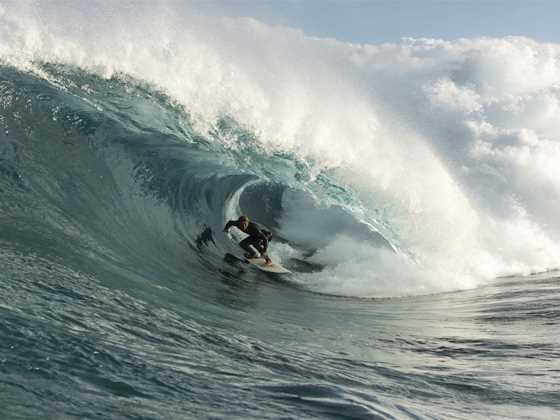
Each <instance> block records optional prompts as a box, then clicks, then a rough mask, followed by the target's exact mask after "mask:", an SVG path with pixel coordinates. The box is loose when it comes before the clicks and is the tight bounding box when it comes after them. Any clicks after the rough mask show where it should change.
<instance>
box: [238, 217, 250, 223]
mask: <svg viewBox="0 0 560 420" xmlns="http://www.w3.org/2000/svg"><path fill="white" fill-rule="evenodd" d="M237 221H238V222H249V218H248V217H247V216H239V219H237Z"/></svg>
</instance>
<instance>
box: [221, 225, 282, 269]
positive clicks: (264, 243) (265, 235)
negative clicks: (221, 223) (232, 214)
mask: <svg viewBox="0 0 560 420" xmlns="http://www.w3.org/2000/svg"><path fill="white" fill-rule="evenodd" d="M232 226H235V227H236V228H237V229H239V230H240V231H241V232H244V233H246V234H247V235H249V236H248V237H246V238H245V239H243V240H242V241H241V242H239V246H240V247H241V248H243V249H244V250H245V251H247V252H246V253H245V258H247V259H251V258H258V257H259V256H258V255H257V254H256V253H255V251H254V250H253V248H251V245H252V246H253V247H255V248H256V249H257V250H258V251H259V252H260V254H261V256H262V257H263V258H264V259H265V261H266V264H267V265H270V264H272V261H271V260H270V258H269V257H268V255H267V253H266V250H267V248H268V243H269V242H270V240H271V239H272V233H270V232H269V231H268V230H266V229H261V228H260V227H259V225H257V224H256V223H253V222H251V221H250V220H249V218H248V217H247V216H240V217H239V219H237V220H230V221H229V222H227V223H226V226H225V227H224V232H226V233H227V232H228V230H229V228H230V227H232Z"/></svg>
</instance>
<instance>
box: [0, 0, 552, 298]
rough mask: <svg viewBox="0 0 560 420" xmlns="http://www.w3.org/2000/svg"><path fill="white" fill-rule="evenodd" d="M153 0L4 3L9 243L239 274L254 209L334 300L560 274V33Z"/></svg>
mask: <svg viewBox="0 0 560 420" xmlns="http://www.w3.org/2000/svg"><path fill="white" fill-rule="evenodd" d="M147 7H148V6H139V10H137V11H136V12H135V13H130V12H129V10H128V9H127V6H126V5H125V4H122V5H107V4H101V3H94V6H91V7H82V8H79V9H72V8H69V7H65V6H62V5H57V6H47V5H33V4H31V3H29V4H27V6H21V7H20V6H18V8H15V7H13V6H9V5H5V6H1V7H0V20H1V22H2V25H1V29H0V40H1V41H0V59H1V62H2V67H1V68H0V75H1V77H0V79H1V80H0V106H1V112H0V126H1V128H2V134H0V136H1V140H0V147H1V149H0V178H1V180H0V188H1V190H2V193H3V195H4V197H6V199H3V200H2V203H1V204H0V217H1V218H2V220H3V222H2V224H3V225H4V226H5V228H3V229H2V233H1V236H0V239H1V240H2V242H3V246H4V247H10V248H24V249H27V250H32V251H33V252H35V253H38V254H41V255H47V256H50V257H51V258H53V259H63V260H64V261H66V263H67V264H75V265H77V266H78V268H81V269H87V270H88V271H94V272H95V271H103V272H110V273H119V278H120V279H121V280H120V281H130V282H138V277H137V276H138V275H140V276H141V277H142V278H155V279H158V280H157V281H158V282H159V283H160V284H161V285H162V286H165V285H166V284H167V285H168V284H169V282H174V281H177V280H176V278H177V277H178V276H180V275H183V274H184V273H185V272H187V273H188V274H189V277H191V278H198V277H204V278H206V277H208V276H210V277H212V276H219V275H221V274H220V273H222V272H223V271H224V270H226V271H227V270H228V268H227V267H224V262H223V260H222V258H223V254H224V253H225V252H229V251H232V250H235V249H236V248H235V245H234V244H232V243H231V242H229V240H228V239H227V237H225V236H223V235H221V234H220V232H221V228H222V227H223V224H224V222H225V221H226V220H227V219H228V218H230V217H233V216H235V215H237V214H239V213H246V214H249V216H250V217H252V218H253V219H255V220H257V221H259V222H261V223H263V224H265V225H266V226H268V227H269V228H271V229H272V230H273V233H274V236H275V238H276V239H277V240H275V241H274V246H273V247H272V251H271V255H272V257H273V258H274V259H277V260H279V261H281V262H282V263H283V264H285V265H288V266H290V267H291V268H292V269H294V271H295V273H294V275H293V276H292V277H291V278H290V282H292V284H296V285H298V286H301V287H304V288H307V289H310V290H313V291H317V292H321V293H332V294H336V295H347V296H360V297H378V296H400V295H413V294H421V293H433V292H438V291H442V290H450V289H460V288H467V287H473V286H475V285H477V284H479V283H480V282H481V281H484V280H485V279H489V278H494V277H496V276H499V275H507V274H512V273H529V272H532V271H539V270H545V269H549V268H553V267H558V266H559V265H560V264H559V260H560V252H559V251H560V250H559V248H558V245H557V244H558V239H559V235H560V224H559V223H558V221H557V218H556V217H555V216H556V214H557V212H558V210H559V208H558V205H559V204H558V203H560V200H558V198H559V196H560V172H559V170H558V169H557V165H556V164H555V163H556V162H558V158H559V157H560V146H559V143H558V132H559V128H560V127H559V126H558V121H560V120H559V119H558V109H560V108H559V105H558V104H559V99H560V96H559V92H560V90H558V86H560V84H559V83H560V80H559V77H560V76H559V74H560V72H558V67H559V66H560V62H559V57H560V48H559V47H558V46H556V45H550V44H540V43H537V42H535V41H532V40H529V39H525V38H505V39H476V40H458V41H454V42H451V41H440V40H428V39H422V40H409V39H406V40H403V41H401V42H400V43H395V44H384V45H378V46H374V45H354V44H346V43H341V42H338V41H334V40H324V39H317V38H310V37H307V36H306V35H305V34H303V33H302V32H300V31H297V30H293V29H289V28H284V27H271V26H267V25H264V24H262V23H259V22H257V21H254V20H251V19H241V18H239V19H231V18H221V19H215V18H213V19H212V20H210V19H209V18H205V17H204V16H201V15H198V14H197V13H196V10H195V9H194V8H193V7H194V6H192V5H190V6H180V5H169V4H167V5H159V6H157V7H156V8H150V9H146V10H144V8H147ZM205 232H206V234H205ZM193 290H194V285H193Z"/></svg>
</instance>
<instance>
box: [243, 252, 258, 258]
mask: <svg viewBox="0 0 560 420" xmlns="http://www.w3.org/2000/svg"><path fill="white" fill-rule="evenodd" d="M245 258H247V259H248V260H250V259H253V258H259V257H258V255H253V254H249V253H246V254H245Z"/></svg>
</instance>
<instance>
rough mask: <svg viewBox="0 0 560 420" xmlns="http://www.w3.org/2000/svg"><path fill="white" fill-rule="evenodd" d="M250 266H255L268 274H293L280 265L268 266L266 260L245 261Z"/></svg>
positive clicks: (252, 259)
mask: <svg viewBox="0 0 560 420" xmlns="http://www.w3.org/2000/svg"><path fill="white" fill-rule="evenodd" d="M245 261H247V262H248V263H249V264H251V265H254V266H255V267H257V268H258V269H259V270H262V271H266V272H267V273H276V274H285V273H291V271H290V270H288V269H287V268H285V267H282V266H281V265H280V264H277V263H275V262H273V263H272V264H268V265H267V264H266V260H265V259H264V258H251V259H245Z"/></svg>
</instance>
